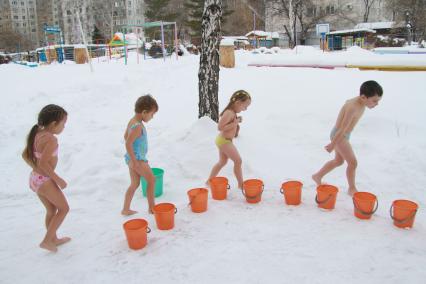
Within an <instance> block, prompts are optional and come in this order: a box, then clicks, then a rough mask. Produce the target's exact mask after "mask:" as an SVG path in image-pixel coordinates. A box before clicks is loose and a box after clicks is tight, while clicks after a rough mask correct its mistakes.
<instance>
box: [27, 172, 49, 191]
mask: <svg viewBox="0 0 426 284" xmlns="http://www.w3.org/2000/svg"><path fill="white" fill-rule="evenodd" d="M48 180H50V177H45V176H43V175H41V174H39V173H37V172H35V171H32V172H31V174H30V188H31V189H32V190H33V191H34V192H35V193H37V192H38V190H39V189H40V187H41V186H42V185H43V183H45V182H46V181H48Z"/></svg>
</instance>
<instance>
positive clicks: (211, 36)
mask: <svg viewBox="0 0 426 284" xmlns="http://www.w3.org/2000/svg"><path fill="white" fill-rule="evenodd" d="M221 17H222V0H205V3H204V12H203V17H202V19H203V21H202V24H201V27H202V40H201V53H200V69H199V71H198V90H199V103H198V109H199V111H198V117H199V118H200V117H203V116H209V117H210V118H211V119H212V120H214V121H216V122H218V121H219V102H218V91H219V44H220V38H221V26H220V20H221Z"/></svg>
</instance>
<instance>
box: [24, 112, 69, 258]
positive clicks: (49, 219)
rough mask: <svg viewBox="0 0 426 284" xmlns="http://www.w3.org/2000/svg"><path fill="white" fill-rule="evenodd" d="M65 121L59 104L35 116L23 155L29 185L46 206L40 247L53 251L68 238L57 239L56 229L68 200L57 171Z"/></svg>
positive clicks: (65, 115)
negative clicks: (44, 224)
mask: <svg viewBox="0 0 426 284" xmlns="http://www.w3.org/2000/svg"><path fill="white" fill-rule="evenodd" d="M66 121H67V112H66V111H65V110H64V109H63V108H62V107H60V106H57V105H47V106H45V107H44V108H43V109H42V110H41V111H40V113H39V115H38V122H37V124H35V125H34V126H33V127H32V128H31V130H30V133H29V134H28V137H27V145H26V147H25V149H24V152H23V153H22V157H23V159H24V160H25V162H27V164H28V165H29V166H30V167H31V168H32V169H33V170H32V172H31V174H30V180H29V182H30V188H31V189H32V190H33V191H34V192H35V193H36V194H37V195H38V197H39V198H40V200H41V202H42V204H43V205H44V206H45V207H46V218H45V220H46V229H47V231H46V235H45V237H44V239H43V240H42V242H41V243H40V247H41V248H44V249H47V250H49V251H52V252H56V251H57V250H58V249H57V246H59V245H61V244H64V243H66V242H68V241H70V240H71V239H70V238H68V237H63V238H58V237H57V235H56V232H57V230H58V228H59V226H60V225H61V224H62V222H63V220H64V219H65V216H66V215H67V213H68V211H69V206H68V202H67V200H66V198H65V195H64V193H63V192H62V190H63V189H64V188H65V187H66V186H67V183H66V182H65V181H64V180H63V179H62V178H61V177H60V176H58V175H57V174H56V172H55V168H56V165H57V163H58V140H57V138H56V137H55V135H58V134H60V133H61V132H62V131H63V130H64V127H65V123H66Z"/></svg>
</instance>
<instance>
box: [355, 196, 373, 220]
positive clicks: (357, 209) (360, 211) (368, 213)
mask: <svg viewBox="0 0 426 284" xmlns="http://www.w3.org/2000/svg"><path fill="white" fill-rule="evenodd" d="M352 201H353V203H354V208H355V210H356V211H357V212H358V213H360V214H362V215H364V216H372V215H373V214H374V213H376V211H377V208H379V201H378V200H377V199H376V206H375V207H376V208H374V209H373V211H371V212H365V211H363V210H361V209H359V208H358V206H357V205H356V203H355V199H353V198H352Z"/></svg>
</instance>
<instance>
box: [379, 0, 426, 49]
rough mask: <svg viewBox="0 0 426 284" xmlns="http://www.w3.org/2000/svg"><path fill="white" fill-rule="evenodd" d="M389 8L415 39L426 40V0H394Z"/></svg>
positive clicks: (389, 4) (390, 2)
mask: <svg viewBox="0 0 426 284" xmlns="http://www.w3.org/2000/svg"><path fill="white" fill-rule="evenodd" d="M387 8H388V9H390V10H391V11H392V12H393V14H394V15H395V19H394V20H396V21H397V22H400V23H404V25H405V26H406V27H407V34H411V35H412V39H413V40H414V41H419V42H420V41H422V40H426V1H425V0H392V1H389V3H388V7H387ZM408 24H409V26H408Z"/></svg>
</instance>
